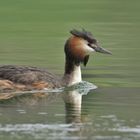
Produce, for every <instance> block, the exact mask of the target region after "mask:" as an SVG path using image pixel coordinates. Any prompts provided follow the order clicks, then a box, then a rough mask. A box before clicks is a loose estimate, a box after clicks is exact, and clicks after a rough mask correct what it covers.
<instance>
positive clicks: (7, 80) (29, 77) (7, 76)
mask: <svg viewBox="0 0 140 140" xmlns="http://www.w3.org/2000/svg"><path fill="white" fill-rule="evenodd" d="M70 33H71V34H72V36H71V37H70V38H69V39H68V40H67V41H66V43H65V48H64V50H65V58H66V60H65V72H64V75H63V77H62V78H59V77H57V76H56V75H54V74H52V73H50V72H48V71H47V70H46V69H40V68H37V67H27V66H13V65H4V66H0V89H4V90H5V89H14V90H32V89H44V88H59V87H63V86H71V85H73V84H75V83H78V82H81V81H82V78H81V68H80V64H81V63H83V64H84V66H86V64H87V62H88V59H89V55H90V53H92V52H94V51H95V52H100V53H106V54H111V52H110V51H108V50H106V49H104V48H102V47H100V46H99V43H98V41H97V40H96V39H95V38H94V37H93V35H92V34H91V33H90V32H87V31H86V30H84V29H83V30H82V31H78V30H75V29H74V30H72V31H70Z"/></svg>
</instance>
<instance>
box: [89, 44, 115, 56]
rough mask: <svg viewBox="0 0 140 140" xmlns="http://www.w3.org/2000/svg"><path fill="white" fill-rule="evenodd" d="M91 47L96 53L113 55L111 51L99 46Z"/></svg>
mask: <svg viewBox="0 0 140 140" xmlns="http://www.w3.org/2000/svg"><path fill="white" fill-rule="evenodd" d="M91 47H92V48H93V49H94V50H95V51H96V52H99V53H104V54H112V53H111V52H110V51H108V50H107V49H104V48H102V47H100V46H99V44H97V43H96V44H93V45H91Z"/></svg>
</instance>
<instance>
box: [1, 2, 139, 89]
mask: <svg viewBox="0 0 140 140" xmlns="http://www.w3.org/2000/svg"><path fill="white" fill-rule="evenodd" d="M139 5H140V1H139V0H133V1H132V0H86V1H85V0H59V1H56V0H40V1H39V0H5V1H4V0H2V1H0V64H1V65H2V64H18V65H32V66H39V67H46V68H48V69H49V70H50V71H53V72H54V73H56V74H61V75H62V74H63V67H64V53H63V46H64V43H65V41H66V39H67V38H68V37H69V36H70V34H69V30H71V29H73V28H76V29H81V28H85V29H87V30H89V31H91V32H92V33H93V35H94V36H95V37H96V38H97V39H98V40H99V41H100V43H101V45H102V46H103V47H104V48H107V49H109V50H110V51H112V53H113V55H112V56H107V55H102V54H93V55H92V56H91V57H90V61H89V64H88V65H87V68H83V80H87V81H90V82H93V83H95V84H96V85H98V86H114V87H140V84H139V83H140V72H139V71H140V47H139V44H140V38H139V37H140V16H139V13H140V8H139Z"/></svg>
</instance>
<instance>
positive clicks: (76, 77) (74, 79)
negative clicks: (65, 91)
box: [64, 65, 82, 86]
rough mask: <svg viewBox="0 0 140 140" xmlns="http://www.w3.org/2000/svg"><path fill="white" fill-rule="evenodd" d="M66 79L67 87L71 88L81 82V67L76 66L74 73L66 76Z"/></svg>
mask: <svg viewBox="0 0 140 140" xmlns="http://www.w3.org/2000/svg"><path fill="white" fill-rule="evenodd" d="M64 77H65V80H66V83H67V86H71V85H74V84H76V83H79V82H81V81H82V77H81V67H80V65H79V66H76V65H75V66H74V69H73V71H72V72H71V73H70V74H66V75H65V76H64Z"/></svg>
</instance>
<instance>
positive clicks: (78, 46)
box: [65, 29, 111, 65]
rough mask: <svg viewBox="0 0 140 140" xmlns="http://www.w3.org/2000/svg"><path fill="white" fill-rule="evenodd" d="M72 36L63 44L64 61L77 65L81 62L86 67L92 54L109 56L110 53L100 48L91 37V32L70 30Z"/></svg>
mask: <svg viewBox="0 0 140 140" xmlns="http://www.w3.org/2000/svg"><path fill="white" fill-rule="evenodd" d="M70 33H71V34H72V36H71V37H70V38H69V39H68V40H67V42H66V44H65V54H66V59H67V60H69V61H72V62H74V63H75V64H76V65H79V64H80V63H81V62H82V63H83V64H84V65H86V64H87V62H88V59H89V55H90V53H92V52H100V53H104V54H111V52H110V51H108V50H106V49H104V48H102V47H100V45H99V42H98V41H97V40H96V39H95V38H94V37H93V35H92V33H91V32H88V31H86V30H84V29H83V30H82V31H79V30H76V29H74V30H71V31H70Z"/></svg>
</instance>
